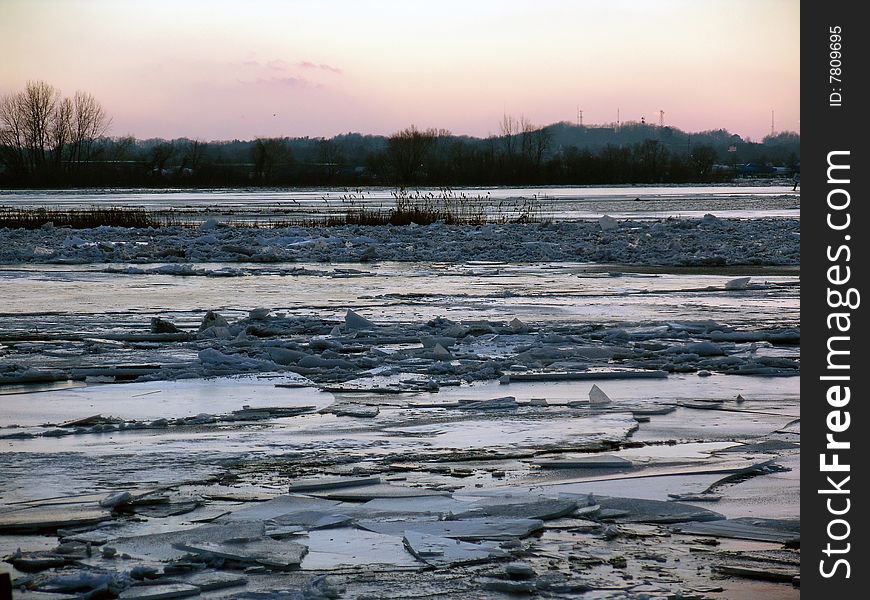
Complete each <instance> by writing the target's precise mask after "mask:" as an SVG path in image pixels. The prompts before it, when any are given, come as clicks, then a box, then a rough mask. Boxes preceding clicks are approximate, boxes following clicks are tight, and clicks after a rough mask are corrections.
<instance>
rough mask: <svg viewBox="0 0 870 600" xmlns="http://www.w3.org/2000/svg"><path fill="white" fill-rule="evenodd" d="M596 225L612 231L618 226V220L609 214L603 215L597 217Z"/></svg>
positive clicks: (603, 229)
mask: <svg viewBox="0 0 870 600" xmlns="http://www.w3.org/2000/svg"><path fill="white" fill-rule="evenodd" d="M598 225H600V226H601V230H602V231H613V230H614V229H618V228H619V222H618V221H617V220H616V219H614V218H613V217H611V216H610V215H604V216H603V217H601V218H600V219H598Z"/></svg>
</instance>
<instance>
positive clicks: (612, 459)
mask: <svg viewBox="0 0 870 600" xmlns="http://www.w3.org/2000/svg"><path fill="white" fill-rule="evenodd" d="M534 464H536V465H538V466H539V467H542V468H544V469H622V468H626V467H631V466H632V462H631V461H630V460H626V459H624V458H621V457H619V456H613V455H612V454H595V455H592V456H584V457H582V458H574V459H555V460H547V459H543V460H536V461H535V462H534Z"/></svg>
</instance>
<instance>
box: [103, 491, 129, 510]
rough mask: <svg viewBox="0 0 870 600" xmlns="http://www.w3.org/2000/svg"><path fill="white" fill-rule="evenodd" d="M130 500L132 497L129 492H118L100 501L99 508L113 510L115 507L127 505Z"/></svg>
mask: <svg viewBox="0 0 870 600" xmlns="http://www.w3.org/2000/svg"><path fill="white" fill-rule="evenodd" d="M132 499H133V495H132V494H130V492H118V493H117V494H112V495H110V496H106V497H105V498H103V499H102V500H100V506H102V507H103V508H115V507H116V506H121V505H123V504H129V502H130V501H131V500H132Z"/></svg>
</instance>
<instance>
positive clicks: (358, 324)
mask: <svg viewBox="0 0 870 600" xmlns="http://www.w3.org/2000/svg"><path fill="white" fill-rule="evenodd" d="M344 326H345V327H346V328H347V329H374V328H375V324H374V323H372V322H371V321H369V320H368V319H366V318H365V317H363V316H361V315H359V314H357V313H355V312H354V311H353V310H351V309H347V314H345V315H344Z"/></svg>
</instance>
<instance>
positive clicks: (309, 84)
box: [240, 77, 323, 89]
mask: <svg viewBox="0 0 870 600" xmlns="http://www.w3.org/2000/svg"><path fill="white" fill-rule="evenodd" d="M240 83H243V84H245V85H250V84H255V85H269V86H277V87H287V88H293V89H322V88H323V85H321V84H319V83H314V82H313V81H310V80H308V79H305V78H304V77H258V78H257V79H255V80H254V81H241V82H240Z"/></svg>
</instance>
